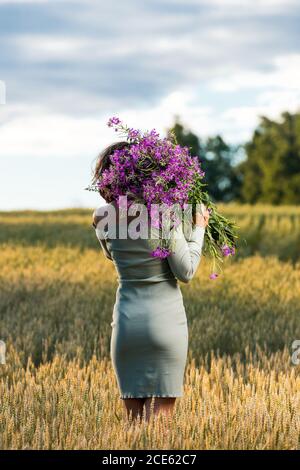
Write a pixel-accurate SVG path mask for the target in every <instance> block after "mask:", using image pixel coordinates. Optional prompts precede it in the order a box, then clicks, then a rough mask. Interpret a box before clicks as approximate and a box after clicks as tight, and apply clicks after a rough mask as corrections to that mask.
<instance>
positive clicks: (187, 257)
mask: <svg viewBox="0 0 300 470" xmlns="http://www.w3.org/2000/svg"><path fill="white" fill-rule="evenodd" d="M176 231H177V235H176V238H175V248H174V250H173V251H174V252H173V253H172V254H171V255H169V256H168V257H167V260H168V262H169V265H170V268H171V270H172V272H173V274H174V276H175V277H176V278H177V279H179V281H182V282H184V283H188V282H189V281H190V280H191V279H192V278H193V277H194V275H195V273H196V271H197V269H198V266H199V263H200V260H201V254H202V247H203V242H204V234H205V228H204V227H200V226H198V225H196V226H195V227H194V228H193V229H192V230H191V233H190V235H189V236H188V237H186V236H185V235H184V232H183V229H182V225H179V226H178V227H177V228H176Z"/></svg>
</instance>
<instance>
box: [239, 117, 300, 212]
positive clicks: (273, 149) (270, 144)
mask: <svg viewBox="0 0 300 470" xmlns="http://www.w3.org/2000/svg"><path fill="white" fill-rule="evenodd" d="M245 151H246V155H247V159H246V161H244V162H243V163H241V164H240V165H239V166H238V172H239V174H240V175H241V178H242V188H241V199H242V201H244V202H249V203H252V204H253V203H256V202H266V203H271V204H297V203H299V202H300V114H299V113H296V114H290V113H288V112H285V113H283V114H282V115H281V119H280V120H279V121H273V120H271V119H268V118H267V117H264V116H263V117H261V118H260V124H259V126H258V127H257V129H255V131H254V133H253V136H252V139H251V141H250V142H248V143H247V144H246V145H245Z"/></svg>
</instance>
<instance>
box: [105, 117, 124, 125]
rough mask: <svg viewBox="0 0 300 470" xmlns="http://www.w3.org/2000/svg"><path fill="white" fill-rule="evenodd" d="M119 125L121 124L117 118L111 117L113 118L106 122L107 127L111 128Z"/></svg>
mask: <svg viewBox="0 0 300 470" xmlns="http://www.w3.org/2000/svg"><path fill="white" fill-rule="evenodd" d="M120 123H121V120H120V119H119V118H118V117H116V116H113V117H111V118H109V120H108V122H107V125H108V127H113V126H117V125H118V124H120Z"/></svg>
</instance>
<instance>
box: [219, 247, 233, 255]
mask: <svg viewBox="0 0 300 470" xmlns="http://www.w3.org/2000/svg"><path fill="white" fill-rule="evenodd" d="M234 253H235V249H234V247H232V248H231V247H230V246H228V245H224V246H223V247H222V254H223V256H229V255H234Z"/></svg>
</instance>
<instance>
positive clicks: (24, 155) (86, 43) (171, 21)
mask: <svg viewBox="0 0 300 470" xmlns="http://www.w3.org/2000/svg"><path fill="white" fill-rule="evenodd" d="M299 24H300V3H299V0H256V1H253V0H239V1H237V0H184V1H183V0H180V1H179V0H143V1H140V0H122V1H119V2H108V1H107V0H0V36H1V37H0V210H11V209H56V208H67V207H90V208H95V207H97V206H98V205H101V204H102V202H103V201H101V200H100V198H99V195H98V194H96V193H94V192H88V191H85V190H84V188H85V187H86V186H87V185H88V184H89V182H90V178H91V171H92V168H93V165H94V163H95V159H96V157H97V155H98V154H99V152H100V151H101V150H102V149H103V147H105V146H106V145H108V144H110V143H111V142H113V141H115V140H116V136H115V135H114V133H113V131H112V130H111V129H109V128H108V127H107V126H106V122H107V120H108V118H109V117H111V116H113V115H116V116H118V117H120V118H121V119H122V120H123V121H124V122H126V123H127V124H128V125H129V126H130V127H138V128H141V129H143V130H149V129H152V128H155V129H157V130H158V131H159V132H161V133H162V134H164V133H165V131H166V129H167V128H168V127H170V126H171V125H172V123H173V122H174V117H175V116H176V115H178V116H180V118H181V121H182V123H183V124H184V125H185V126H186V127H188V128H189V129H191V130H192V131H193V132H195V133H197V134H198V135H199V136H200V137H202V138H206V137H207V136H210V135H215V134H217V133H218V134H221V135H222V136H223V137H224V138H225V140H227V141H228V142H229V143H243V142H245V141H247V140H248V139H250V138H251V135H252V132H253V130H254V129H255V126H257V125H258V123H259V116H261V115H266V116H268V117H270V118H273V119H279V118H280V113H281V112H283V111H286V110H287V111H290V112H296V111H298V110H299V109H300V28H299Z"/></svg>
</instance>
